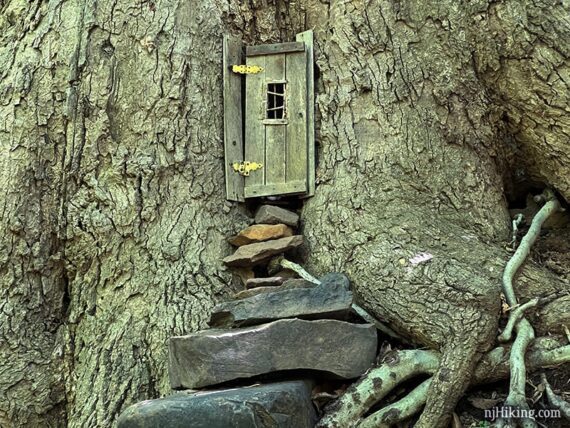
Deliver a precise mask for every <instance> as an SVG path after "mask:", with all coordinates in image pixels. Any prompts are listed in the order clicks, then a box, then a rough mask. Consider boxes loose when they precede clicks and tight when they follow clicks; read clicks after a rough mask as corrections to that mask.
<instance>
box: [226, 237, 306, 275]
mask: <svg viewBox="0 0 570 428" xmlns="http://www.w3.org/2000/svg"><path fill="white" fill-rule="evenodd" d="M302 244H303V236H302V235H295V236H289V237H286V238H280V239H274V240H272V241H265V242H258V243H255V244H248V245H243V246H241V247H238V249H237V250H236V252H235V253H234V254H232V255H231V256H228V257H226V258H225V259H224V263H225V264H226V265H228V266H237V267H247V266H255V265H258V264H259V263H262V262H264V261H265V260H267V259H268V258H270V257H271V256H274V255H275V254H280V253H284V252H285V251H288V250H291V249H293V248H297V247H299V246H300V245H302Z"/></svg>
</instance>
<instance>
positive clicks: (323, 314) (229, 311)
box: [209, 274, 353, 327]
mask: <svg viewBox="0 0 570 428" xmlns="http://www.w3.org/2000/svg"><path fill="white" fill-rule="evenodd" d="M275 288H276V290H275V291H274V292H272V293H262V294H258V295H255V296H251V297H248V298H245V299H239V300H232V301H229V302H224V303H220V304H218V305H216V306H215V307H214V309H213V311H212V315H211V318H210V322H209V325H210V326H211V327H241V326H247V325H255V324H261V323H263V322H267V321H274V320H278V319H284V318H304V319H316V318H337V319H346V318H347V317H348V315H349V313H350V311H351V306H352V301H353V298H352V293H351V291H350V290H349V281H348V278H347V277H346V276H344V275H342V274H329V275H326V276H325V277H324V278H323V279H322V282H321V284H320V285H316V286H314V287H309V288H290V289H284V290H280V289H279V287H275Z"/></svg>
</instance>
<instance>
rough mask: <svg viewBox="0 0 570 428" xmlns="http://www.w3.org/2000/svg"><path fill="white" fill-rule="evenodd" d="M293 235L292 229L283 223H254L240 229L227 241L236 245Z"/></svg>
mask: <svg viewBox="0 0 570 428" xmlns="http://www.w3.org/2000/svg"><path fill="white" fill-rule="evenodd" d="M292 235H293V229H291V228H290V227H289V226H287V225H285V224H254V225H253V226H249V227H248V228H246V229H244V230H242V231H241V232H240V233H238V234H237V235H236V236H233V237H231V238H230V239H229V240H228V241H229V243H230V244H232V245H235V246H236V247H241V246H242V245H247V244H252V243H254V242H263V241H269V240H270V239H279V238H285V237H287V236H292Z"/></svg>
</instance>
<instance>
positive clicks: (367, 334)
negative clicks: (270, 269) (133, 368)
mask: <svg viewBox="0 0 570 428" xmlns="http://www.w3.org/2000/svg"><path fill="white" fill-rule="evenodd" d="M376 345H377V337H376V329H375V328H374V326H372V325H371V324H351V323H348V322H344V321H337V320H317V321H305V320H301V319H286V320H279V321H274V322H272V323H268V324H262V325H258V326H254V327H247V328H237V329H232V330H221V329H212V330H203V331H200V332H197V333H192V334H189V335H187V336H179V337H172V338H171V339H170V344H169V348H170V353H169V375H170V384H171V386H172V388H174V389H184V388H200V387H205V386H210V385H216V384H220V383H222V382H227V381H231V380H235V379H244V378H251V377H254V376H258V375H261V374H266V373H274V372H280V371H284V370H305V369H308V370H315V371H318V372H319V374H320V375H321V376H322V377H328V378H341V379H351V378H355V377H358V376H360V375H361V374H362V373H364V371H366V370H367V369H368V368H369V367H370V365H371V364H372V362H373V361H374V358H375V356H376Z"/></svg>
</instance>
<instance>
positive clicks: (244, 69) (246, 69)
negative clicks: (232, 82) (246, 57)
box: [232, 65, 263, 74]
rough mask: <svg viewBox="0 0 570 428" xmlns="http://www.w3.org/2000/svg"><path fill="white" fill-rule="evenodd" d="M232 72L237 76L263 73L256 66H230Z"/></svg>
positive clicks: (261, 68)
mask: <svg viewBox="0 0 570 428" xmlns="http://www.w3.org/2000/svg"><path fill="white" fill-rule="evenodd" d="M232 71H233V72H234V73H238V74H257V73H261V72H262V71H263V67H260V66H258V65H232Z"/></svg>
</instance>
